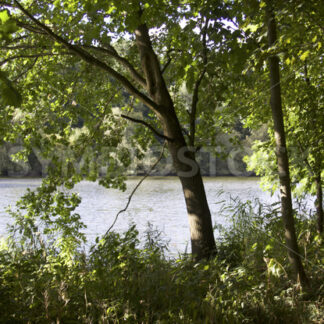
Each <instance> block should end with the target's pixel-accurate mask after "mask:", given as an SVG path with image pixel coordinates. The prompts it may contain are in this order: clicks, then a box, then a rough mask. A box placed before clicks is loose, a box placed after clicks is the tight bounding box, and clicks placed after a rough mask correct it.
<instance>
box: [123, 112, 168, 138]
mask: <svg viewBox="0 0 324 324" xmlns="http://www.w3.org/2000/svg"><path fill="white" fill-rule="evenodd" d="M120 117H122V118H125V119H128V120H130V121H132V122H134V123H138V124H142V125H144V126H146V127H147V128H149V129H150V130H151V131H152V132H153V133H154V134H155V135H156V136H158V137H161V138H163V139H165V140H167V141H170V142H173V141H174V139H173V138H170V137H168V136H165V135H163V134H161V133H160V132H158V131H157V130H156V129H155V128H154V127H153V126H152V125H150V124H149V123H147V122H146V121H144V120H142V119H136V118H133V117H129V116H126V115H123V114H122V115H120Z"/></svg>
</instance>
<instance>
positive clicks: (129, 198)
mask: <svg viewBox="0 0 324 324" xmlns="http://www.w3.org/2000/svg"><path fill="white" fill-rule="evenodd" d="M165 146H166V142H164V143H163V147H162V151H161V154H160V156H159V158H158V159H157V160H156V162H155V163H154V164H153V165H152V166H151V168H150V169H149V170H148V171H147V172H146V174H145V175H144V176H143V178H142V179H141V180H140V181H139V182H138V184H137V185H136V186H135V188H134V189H133V190H132V192H131V194H130V195H129V197H128V201H127V204H126V206H125V207H124V208H123V209H121V210H120V211H119V212H118V213H117V214H116V216H115V219H114V221H113V223H112V224H111V225H110V227H109V228H108V230H107V232H106V233H105V236H106V235H107V234H108V233H109V232H110V231H111V229H112V228H113V227H114V226H115V224H116V222H117V219H118V216H119V215H120V214H121V213H124V212H125V211H126V210H127V208H128V206H129V205H130V203H131V200H132V198H133V196H134V194H135V192H136V190H137V189H138V188H139V186H140V185H141V184H142V182H143V181H144V180H145V179H146V178H147V177H148V176H149V175H150V174H151V172H152V171H153V170H154V168H155V167H156V166H157V165H158V164H159V162H160V161H161V160H162V157H163V154H164V149H165Z"/></svg>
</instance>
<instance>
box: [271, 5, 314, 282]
mask: <svg viewBox="0 0 324 324" xmlns="http://www.w3.org/2000/svg"><path fill="white" fill-rule="evenodd" d="M269 5H270V1H268V5H267V22H268V44H269V47H271V46H273V45H274V44H275V42H276V40H277V33H276V22H275V17H274V13H273V11H272V10H271V9H270V6H269ZM269 70H270V86H271V88H270V89H271V99H270V104H271V110H272V119H273V123H274V132H275V141H276V156H277V164H278V172H279V180H280V198H281V212H282V219H283V222H284V226H285V240H286V244H287V249H288V257H289V261H290V263H291V265H292V267H293V270H294V271H295V273H296V276H297V280H300V282H301V284H302V285H307V284H308V279H307V276H306V274H305V271H304V267H303V264H302V262H301V259H300V254H299V250H298V244H297V238H296V231H295V224H294V215H293V209H292V199H291V187H290V175H289V161H288V153H287V148H286V138H285V128H284V121H283V112H282V104H281V87H280V72H279V58H278V57H277V56H276V55H272V56H270V57H269Z"/></svg>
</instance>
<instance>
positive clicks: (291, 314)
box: [0, 193, 324, 323]
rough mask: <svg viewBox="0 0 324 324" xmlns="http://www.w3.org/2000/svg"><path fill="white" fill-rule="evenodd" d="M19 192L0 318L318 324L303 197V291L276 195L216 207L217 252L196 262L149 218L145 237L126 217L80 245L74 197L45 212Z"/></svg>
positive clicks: (315, 265)
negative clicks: (221, 215) (269, 200)
mask: <svg viewBox="0 0 324 324" xmlns="http://www.w3.org/2000/svg"><path fill="white" fill-rule="evenodd" d="M34 198H35V199H36V198H37V197H36V196H34ZM24 199H25V198H23V199H22V200H21V201H20V203H18V205H17V207H18V208H17V210H16V211H13V212H12V217H14V219H15V224H14V225H13V226H12V227H11V231H10V235H11V238H8V239H7V240H2V242H1V248H0V261H1V262H0V281H1V288H0V313H1V314H2V316H1V320H0V323H287V322H293V323H323V317H322V315H323V311H324V298H323V296H324V284H323V282H324V271H323V269H324V266H323V265H324V250H323V236H320V235H319V234H316V221H315V219H314V217H309V215H308V211H306V210H304V209H303V204H302V203H301V204H300V205H299V208H298V210H295V212H296V216H297V217H296V231H297V236H298V238H299V242H300V249H301V251H302V252H301V258H302V260H303V263H304V265H305V268H306V270H307V272H308V273H309V274H310V280H311V286H310V287H309V288H308V289H306V290H305V289H303V288H302V287H301V286H300V284H299V283H294V282H293V281H291V280H290V279H289V278H290V277H291V268H290V266H289V262H288V260H287V253H286V248H285V246H284V244H283V243H282V242H283V229H282V228H283V226H282V224H281V223H282V221H281V218H280V217H279V216H278V215H279V209H278V204H272V205H268V206H267V205H261V204H260V202H258V200H255V201H252V202H251V201H247V202H242V201H239V200H233V201H232V204H231V205H230V206H229V205H228V206H225V207H224V208H225V209H226V210H224V212H226V213H227V214H228V215H229V216H228V217H229V220H230V223H231V226H230V227H228V228H223V227H221V226H219V227H217V228H214V230H216V231H218V233H219V235H218V236H217V239H216V246H217V249H218V255H217V257H216V258H212V259H209V260H201V261H200V262H198V263H197V262H195V261H194V260H193V259H192V257H191V256H190V255H186V254H182V255H179V256H178V257H177V258H171V259H170V258H168V257H166V252H167V244H166V243H165V242H164V241H163V237H161V235H160V233H159V232H158V231H157V230H155V229H154V228H152V227H151V228H149V229H148V230H147V232H146V239H145V242H140V241H139V238H138V231H137V230H136V227H135V226H132V227H130V228H129V230H128V231H127V232H125V233H122V234H118V233H116V232H114V231H111V232H109V233H108V234H106V235H104V236H102V237H100V238H97V239H96V243H95V244H94V245H93V246H92V247H91V249H90V251H89V252H87V253H86V252H85V251H84V249H83V248H82V247H83V244H84V242H85V237H84V235H83V234H82V228H83V224H82V223H81V221H80V218H79V217H78V215H77V214H73V210H74V209H75V208H76V206H77V205H78V204H79V201H78V200H75V199H76V197H73V196H71V197H68V196H65V195H64V194H63V193H60V194H58V195H57V196H56V197H55V198H54V200H55V203H54V205H57V206H60V209H59V210H57V209H55V208H51V209H50V211H48V210H47V212H46V208H44V209H45V210H38V211H35V209H33V203H31V204H29V205H27V204H25V203H26V200H25V201H24ZM29 201H32V200H31V197H29ZM48 202H49V201H48ZM51 202H52V203H53V201H51ZM45 205H46V204H45ZM58 213H59V214H61V216H62V217H61V218H58V217H57V216H58ZM313 216H314V215H313ZM139 244H141V248H139Z"/></svg>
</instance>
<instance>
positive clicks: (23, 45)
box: [0, 44, 39, 50]
mask: <svg viewBox="0 0 324 324" xmlns="http://www.w3.org/2000/svg"><path fill="white" fill-rule="evenodd" d="M32 48H39V46H37V45H29V44H22V45H16V46H0V49H6V50H17V49H32Z"/></svg>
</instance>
